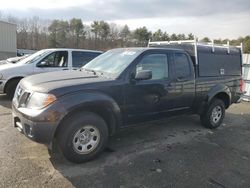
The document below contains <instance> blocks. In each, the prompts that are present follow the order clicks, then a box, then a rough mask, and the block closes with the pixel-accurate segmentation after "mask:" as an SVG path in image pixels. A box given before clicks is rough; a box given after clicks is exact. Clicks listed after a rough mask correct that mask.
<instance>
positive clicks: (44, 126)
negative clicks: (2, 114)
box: [12, 104, 64, 145]
mask: <svg viewBox="0 0 250 188" xmlns="http://www.w3.org/2000/svg"><path fill="white" fill-rule="evenodd" d="M56 109H57V107H54V106H50V107H48V108H46V109H44V110H41V111H34V110H31V109H24V108H20V109H19V108H16V106H15V105H14V104H12V116H13V117H12V121H13V126H14V127H16V128H17V129H18V130H19V131H20V132H21V133H23V134H24V135H25V136H26V137H28V138H29V139H31V140H33V141H35V142H38V143H43V144H47V145H48V144H50V143H51V142H52V140H53V138H54V133H55V131H56V128H57V126H58V125H59V122H60V120H61V117H62V115H63V114H64V113H61V112H58V111H57V110H56ZM59 109H62V108H59Z"/></svg>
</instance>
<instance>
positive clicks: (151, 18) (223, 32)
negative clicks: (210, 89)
mask: <svg viewBox="0 0 250 188" xmlns="http://www.w3.org/2000/svg"><path fill="white" fill-rule="evenodd" d="M0 11H1V12H2V13H4V14H11V15H13V16H16V17H20V18H22V17H32V16H39V17H40V18H46V19H70V18H73V17H77V18H81V19H82V20H83V22H85V23H90V22H92V21H93V20H105V21H108V22H115V23H117V24H127V25H128V26H129V27H130V28H131V29H135V28H137V27H142V26H146V27H147V28H149V29H150V30H151V31H155V30H156V29H158V28H159V29H162V30H165V31H167V32H168V33H173V32H176V33H186V34H187V33H190V32H192V33H194V34H195V35H197V36H198V37H204V36H208V37H210V38H237V37H239V36H245V35H250V0H42V1H40V0H38V1H37V0H4V1H1V3H0Z"/></svg>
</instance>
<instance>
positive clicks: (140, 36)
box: [134, 26, 152, 46]
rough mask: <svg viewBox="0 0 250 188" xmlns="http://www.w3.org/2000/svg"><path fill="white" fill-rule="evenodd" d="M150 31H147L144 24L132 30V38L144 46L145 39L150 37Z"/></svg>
mask: <svg viewBox="0 0 250 188" xmlns="http://www.w3.org/2000/svg"><path fill="white" fill-rule="evenodd" d="M151 35H152V33H151V32H150V31H148V29H147V28H146V27H145V26H144V27H141V28H137V29H136V30H135V31H134V38H135V39H136V40H137V41H139V43H140V45H142V46H145V44H146V43H147V41H148V40H149V39H150V37H151Z"/></svg>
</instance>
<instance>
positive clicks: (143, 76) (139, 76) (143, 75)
mask: <svg viewBox="0 0 250 188" xmlns="http://www.w3.org/2000/svg"><path fill="white" fill-rule="evenodd" d="M151 78H152V71H151V70H140V71H138V72H137V73H136V75H135V80H149V79H151Z"/></svg>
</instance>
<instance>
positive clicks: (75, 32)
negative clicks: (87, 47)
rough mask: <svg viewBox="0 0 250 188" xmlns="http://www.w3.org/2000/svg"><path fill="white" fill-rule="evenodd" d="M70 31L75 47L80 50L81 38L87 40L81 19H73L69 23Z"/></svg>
mask: <svg viewBox="0 0 250 188" xmlns="http://www.w3.org/2000/svg"><path fill="white" fill-rule="evenodd" d="M69 30H70V34H71V36H72V38H73V42H74V43H73V46H75V47H76V48H79V43H80V39H81V38H85V35H86V32H85V31H84V25H83V23H82V20H81V19H77V18H72V19H71V20H70V21H69Z"/></svg>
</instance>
